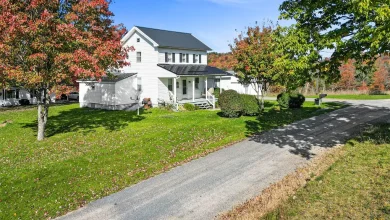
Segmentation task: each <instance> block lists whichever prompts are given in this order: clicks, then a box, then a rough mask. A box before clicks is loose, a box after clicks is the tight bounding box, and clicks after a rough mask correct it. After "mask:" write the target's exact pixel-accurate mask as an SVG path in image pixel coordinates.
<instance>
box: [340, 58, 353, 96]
mask: <svg viewBox="0 0 390 220" xmlns="http://www.w3.org/2000/svg"><path fill="white" fill-rule="evenodd" d="M355 85H356V79H355V66H354V62H353V61H352V60H348V61H347V62H345V63H344V64H342V65H341V66H340V81H339V82H338V83H337V88H338V89H346V90H351V89H354V88H355Z"/></svg>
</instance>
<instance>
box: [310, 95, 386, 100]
mask: <svg viewBox="0 0 390 220" xmlns="http://www.w3.org/2000/svg"><path fill="white" fill-rule="evenodd" d="M306 98H318V95H309V96H306ZM326 99H347V100H348V99H349V100H379V99H390V95H388V94H384V95H368V94H360V95H352V94H351V95H328V96H327V97H326Z"/></svg>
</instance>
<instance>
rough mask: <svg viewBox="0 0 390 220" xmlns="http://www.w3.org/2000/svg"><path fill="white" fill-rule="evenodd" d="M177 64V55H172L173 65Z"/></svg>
mask: <svg viewBox="0 0 390 220" xmlns="http://www.w3.org/2000/svg"><path fill="white" fill-rule="evenodd" d="M174 62H176V54H175V53H172V63H174Z"/></svg>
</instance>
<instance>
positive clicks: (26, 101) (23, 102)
mask: <svg viewBox="0 0 390 220" xmlns="http://www.w3.org/2000/svg"><path fill="white" fill-rule="evenodd" d="M19 104H20V105H30V101H29V100H28V99H21V100H19Z"/></svg>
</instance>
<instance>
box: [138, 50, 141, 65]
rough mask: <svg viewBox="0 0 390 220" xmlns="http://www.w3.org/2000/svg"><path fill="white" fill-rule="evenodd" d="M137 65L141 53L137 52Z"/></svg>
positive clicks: (139, 61)
mask: <svg viewBox="0 0 390 220" xmlns="http://www.w3.org/2000/svg"><path fill="white" fill-rule="evenodd" d="M137 63H141V52H137Z"/></svg>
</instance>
